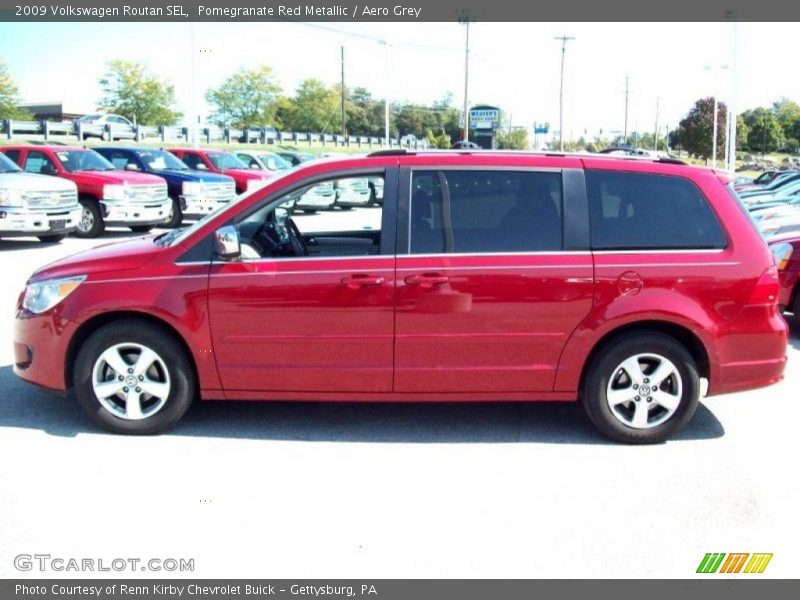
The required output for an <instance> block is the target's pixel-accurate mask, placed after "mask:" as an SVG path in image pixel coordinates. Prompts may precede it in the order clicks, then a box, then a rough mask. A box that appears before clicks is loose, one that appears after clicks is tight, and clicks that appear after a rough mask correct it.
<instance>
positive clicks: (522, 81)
mask: <svg viewBox="0 0 800 600" xmlns="http://www.w3.org/2000/svg"><path fill="white" fill-rule="evenodd" d="M192 27H193V26H192V25H190V24H188V23H155V24H146V23H13V24H12V23H7V22H6V23H0V57H2V58H3V59H5V60H6V62H7V63H8V66H9V69H10V72H11V75H12V76H13V77H14V79H15V81H16V82H17V85H18V87H19V89H20V95H21V96H22V99H23V101H26V102H38V101H63V102H64V103H65V108H66V109H67V110H75V111H87V112H88V111H90V110H93V109H94V108H95V106H96V102H97V99H98V98H99V97H100V87H99V84H98V79H99V78H100V76H101V75H102V73H103V72H104V67H105V64H106V63H107V62H108V61H109V60H112V59H116V58H122V59H125V60H134V61H141V62H144V63H145V64H146V65H147V66H148V67H149V68H150V69H151V70H152V71H153V72H155V73H156V74H158V75H159V76H160V77H162V78H164V79H168V80H170V81H171V82H172V83H173V84H174V85H175V91H176V97H177V108H178V110H180V111H182V112H184V113H185V114H186V115H189V114H191V111H192V108H193V105H194V102H193V94H192V85H191V82H192V78H191V68H190V65H191V31H192ZM738 27H739V35H738V40H739V43H738V54H737V58H738V60H737V109H738V112H742V111H743V110H745V109H747V108H752V107H755V106H767V105H769V104H771V103H772V102H773V101H775V100H777V99H778V98H780V97H784V96H785V97H788V98H791V99H793V100H796V101H800V77H798V76H797V75H796V74H795V71H794V69H793V67H792V66H791V65H792V63H793V62H794V60H795V58H796V56H797V46H796V39H797V25H796V24H793V23H741V24H739V26H738ZM194 28H195V36H196V37H195V39H196V47H197V49H198V50H202V51H203V52H198V80H197V89H198V90H199V94H198V96H199V97H200V98H199V100H198V108H199V110H200V112H201V114H202V115H204V116H205V115H207V114H208V112H209V109H208V106H207V105H206V103H205V101H204V99H203V98H202V96H203V94H204V91H205V90H206V89H208V88H209V87H214V86H217V85H219V84H220V83H221V82H222V81H223V80H224V79H225V77H226V76H227V75H229V74H230V73H232V72H233V71H235V70H236V69H238V68H240V67H246V68H251V67H255V66H257V65H260V64H267V65H269V66H270V67H272V69H273V71H274V73H275V76H276V78H277V80H278V81H279V83H280V84H281V85H282V87H283V88H284V90H285V91H286V92H287V93H289V94H291V93H292V92H293V90H294V89H295V88H296V86H297V84H298V83H299V82H300V81H301V80H303V79H306V78H309V77H315V78H318V79H321V80H323V81H325V82H327V83H331V84H333V83H337V82H338V81H339V77H340V69H341V66H340V47H341V46H344V48H345V79H346V85H347V86H348V87H349V86H363V87H366V88H368V89H370V90H371V91H372V92H373V94H374V95H375V96H377V97H383V96H384V95H386V94H388V96H389V98H390V100H391V101H402V100H407V101H413V102H425V103H430V102H433V101H435V100H438V99H440V98H442V97H443V96H444V95H445V94H447V93H451V94H452V95H453V98H454V101H455V103H456V104H457V105H459V106H461V105H462V104H463V98H464V42H465V27H464V26H463V25H460V24H458V23H413V24H409V23H325V24H323V23H305V24H303V23H290V22H283V23H197V24H194ZM732 30H733V26H732V25H731V24H730V23H473V24H471V26H470V68H469V98H468V99H469V103H470V104H471V105H473V104H492V105H497V106H500V107H501V108H502V109H503V110H504V111H505V114H506V116H507V117H509V118H510V120H511V122H512V124H514V125H524V126H527V127H531V126H532V125H533V123H534V122H539V123H543V122H546V123H550V127H551V129H557V127H558V117H559V75H560V66H561V62H560V61H561V43H560V42H559V41H557V40H555V39H554V37H556V36H561V35H569V36H572V37H574V38H575V39H574V40H572V41H570V42H569V43H568V45H567V51H566V61H565V79H564V137H565V139H577V138H578V137H580V136H581V135H586V136H589V137H592V136H594V135H597V133H598V132H599V130H600V129H602V130H603V131H604V133H605V134H608V133H610V132H613V131H620V130H622V128H623V125H624V116H625V92H624V90H625V78H626V77H628V78H629V90H630V93H629V107H628V115H629V116H628V129H629V131H632V130H639V131H642V132H646V131H649V132H652V131H653V130H654V128H655V124H656V105H657V104H658V113H659V114H658V120H659V123H660V126H661V127H662V128H663V127H664V126H665V125H669V126H671V127H674V126H675V125H676V124H677V122H678V121H679V120H680V119H681V118H682V117H683V116H684V115H685V114H686V112H687V111H688V110H689V109H690V108H691V106H692V104H693V102H694V101H695V100H696V99H697V98H700V97H703V96H711V95H714V94H717V95H718V96H719V97H720V98H721V99H722V100H725V98H726V97H727V96H728V95H729V94H730V89H731V84H730V73H731V70H730V69H727V70H723V69H721V68H720V67H721V65H730V64H731V48H732V44H731V33H732ZM383 40H386V41H387V42H388V49H387V46H386V45H384V44H381V43H380V42H381V41H383ZM787 60H789V63H787V62H786V61H787ZM705 67H709V68H705Z"/></svg>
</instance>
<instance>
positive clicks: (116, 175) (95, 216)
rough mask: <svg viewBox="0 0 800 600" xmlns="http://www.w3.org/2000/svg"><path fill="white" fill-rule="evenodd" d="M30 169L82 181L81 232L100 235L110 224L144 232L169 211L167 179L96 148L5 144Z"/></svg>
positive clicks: (77, 228) (5, 150)
mask: <svg viewBox="0 0 800 600" xmlns="http://www.w3.org/2000/svg"><path fill="white" fill-rule="evenodd" d="M0 152H3V153H5V154H6V156H10V157H11V158H12V159H13V160H14V161H15V162H16V163H17V164H18V165H19V166H20V167H22V168H23V170H24V171H25V172H27V173H36V174H39V175H54V176H57V177H61V178H63V179H66V180H68V181H72V182H73V183H75V184H76V185H77V186H78V202H79V203H80V205H81V209H82V210H81V218H80V220H79V221H78V223H77V224H76V226H75V235H77V236H78V237H97V236H99V235H100V234H101V233H103V231H104V230H105V228H106V227H107V226H123V227H129V228H130V229H131V231H135V232H138V233H145V232H147V231H150V230H151V229H152V228H153V226H154V225H158V224H159V223H163V222H164V220H165V219H166V218H167V216H168V214H169V207H170V201H169V198H168V197H167V184H166V183H165V182H164V180H163V179H162V178H161V177H155V176H153V175H148V174H146V173H132V172H129V171H117V170H115V169H114V165H112V164H111V163H110V162H108V161H107V160H106V159H105V158H103V157H102V156H101V155H100V154H98V153H97V152H95V151H94V150H88V149H86V148H77V147H73V146H4V147H2V148H0Z"/></svg>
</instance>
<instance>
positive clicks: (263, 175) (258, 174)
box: [222, 169, 272, 181]
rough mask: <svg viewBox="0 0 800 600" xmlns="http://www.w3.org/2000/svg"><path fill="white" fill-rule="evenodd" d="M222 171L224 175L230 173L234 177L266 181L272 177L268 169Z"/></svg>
mask: <svg viewBox="0 0 800 600" xmlns="http://www.w3.org/2000/svg"><path fill="white" fill-rule="evenodd" d="M222 172H223V173H224V174H225V175H230V176H231V177H233V178H234V179H248V180H255V181H266V180H268V179H270V178H272V173H271V172H270V171H261V170H254V169H225V170H224V171H222Z"/></svg>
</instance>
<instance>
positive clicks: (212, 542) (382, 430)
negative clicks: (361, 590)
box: [0, 217, 800, 578]
mask: <svg viewBox="0 0 800 600" xmlns="http://www.w3.org/2000/svg"><path fill="white" fill-rule="evenodd" d="M300 218H303V217H300ZM301 228H302V225H301ZM131 235H132V234H130V233H125V232H123V231H122V230H118V231H111V232H109V233H107V234H106V236H105V237H104V238H102V239H100V240H78V239H67V240H66V241H65V242H63V243H62V244H60V245H56V246H45V245H42V244H39V243H38V242H35V241H32V240H31V241H27V240H19V241H7V240H3V241H0V260H2V272H3V275H4V278H3V279H4V281H3V285H2V289H0V315H3V318H2V319H0V340H1V341H2V343H0V457H2V458H1V459H0V540H2V543H1V544H0V577H18V576H34V577H40V576H42V575H44V576H49V577H55V576H75V577H80V576H81V575H83V574H81V573H54V572H50V573H46V574H42V573H38V572H36V571H33V572H29V573H20V572H18V571H17V570H15V568H14V564H13V559H14V557H15V556H16V555H18V554H21V553H28V554H33V553H48V554H50V555H52V556H53V557H56V556H59V557H64V558H70V557H79V558H83V557H88V558H95V559H103V560H105V561H107V562H110V561H111V560H112V559H114V558H119V557H121V558H129V557H137V558H143V559H148V558H162V559H163V558H193V559H195V571H194V572H193V573H185V574H184V575H185V576H192V577H204V578H206V577H265V578H269V577H286V578H300V577H303V578H306V577H308V578H310V577H362V578H377V577H523V578H527V577H690V576H692V575H693V574H694V572H695V569H696V568H697V565H698V564H699V562H700V560H701V558H702V557H703V555H704V553H706V552H728V553H730V552H773V553H774V558H773V559H772V562H771V563H770V565H769V568H768V569H767V571H766V573H765V574H764V575H762V576H761V577H795V576H797V574H798V568H797V565H798V564H800V544H798V542H797V532H798V531H800V517H799V516H798V515H800V511H798V510H797V504H798V501H799V500H800V485H799V484H800V475H798V472H799V471H798V469H797V468H796V465H795V464H794V462H793V459H792V457H793V456H794V453H795V452H796V451H797V423H799V422H800V408H798V398H800V393H798V392H800V370H799V369H798V365H799V364H800V327H798V326H797V325H796V324H793V337H792V341H791V347H790V350H789V354H790V356H789V368H788V371H787V375H786V379H785V380H784V381H783V382H782V383H781V384H779V385H775V386H773V387H770V388H767V389H764V390H758V391H754V392H748V393H742V394H735V395H729V396H721V397H715V398H710V399H707V400H704V401H703V403H702V404H701V406H700V409H699V410H698V412H697V414H696V416H695V418H694V420H693V421H692V423H691V424H690V426H689V427H688V429H687V430H686V431H684V432H683V433H682V434H681V435H680V436H679V437H678V439H675V440H673V441H670V442H668V443H666V444H663V445H660V446H654V447H626V446H619V445H615V444H611V443H608V442H606V441H605V440H604V439H603V438H601V437H599V436H598V434H596V433H595V432H594V430H593V428H592V427H591V426H590V424H589V423H588V422H587V420H586V419H585V418H584V416H583V413H582V411H581V410H580V408H579V407H578V406H577V405H572V404H570V405H558V404H528V405H513V404H478V405H403V406H394V405H389V406H376V405H350V404H343V405H333V404H302V403H301V404H291V403H265V404H256V403H244V402H241V403H240V402H229V403H220V402H217V403H203V404H198V405H195V406H194V407H193V408H192V410H191V411H190V412H189V414H188V415H187V416H186V418H185V419H184V421H183V422H182V423H181V424H179V426H178V427H177V428H176V429H175V430H174V431H172V432H171V433H169V434H165V435H161V436H157V437H149V438H133V437H123V436H115V435H109V434H105V433H102V432H100V431H99V430H97V429H96V428H95V427H94V426H93V425H91V424H90V422H89V421H88V420H87V419H85V418H84V417H83V415H82V413H81V412H80V410H79V408H78V407H77V406H76V405H75V403H74V400H72V399H70V398H61V397H58V396H54V395H51V394H49V393H47V392H44V391H42V390H39V389H37V388H34V387H32V386H29V385H27V384H25V383H23V382H21V381H19V380H18V379H17V378H16V377H15V376H14V375H13V373H12V371H11V364H12V349H11V328H12V319H13V308H14V303H15V301H16V298H17V295H18V293H19V291H20V290H21V289H22V286H23V284H24V282H25V280H26V278H27V277H28V275H29V274H30V272H31V271H33V269H34V268H36V267H38V266H40V265H42V264H44V263H46V262H48V261H50V260H52V259H55V258H58V257H60V256H64V255H67V254H70V253H73V252H76V251H78V250H81V249H84V248H88V247H91V246H94V245H97V244H100V243H106V242H108V241H113V240H119V239H124V238H126V237H129V236H131ZM86 575H88V576H95V575H93V574H92V573H88V574H86ZM99 575H103V574H99ZM109 575H111V576H114V575H118V574H114V573H110V574H109ZM146 575H147V576H160V575H161V574H160V573H147V574H146ZM170 575H173V576H179V575H180V574H178V573H174V574H170ZM706 577H708V576H706Z"/></svg>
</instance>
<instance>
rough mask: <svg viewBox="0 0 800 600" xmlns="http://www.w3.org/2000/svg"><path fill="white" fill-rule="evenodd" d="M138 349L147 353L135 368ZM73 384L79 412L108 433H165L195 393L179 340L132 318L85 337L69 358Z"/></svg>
mask: <svg viewBox="0 0 800 600" xmlns="http://www.w3.org/2000/svg"><path fill="white" fill-rule="evenodd" d="M144 350H149V351H150V352H152V353H153V354H149V353H147V354H146V356H147V357H148V358H147V359H146V361H145V363H143V364H142V365H141V366H140V365H139V364H138V363H137V361H138V360H139V359H140V358H141V357H142V355H143V354H145V353H144ZM112 365H113V366H112ZM115 367H116V368H115ZM142 368H143V369H144V370H143V371H142V372H141V373H139V372H138V371H139V369H142ZM119 372H122V375H119V374H118V373H119ZM120 377H123V378H124V379H123V380H122V381H120V380H119V378H120ZM73 382H74V384H75V394H76V397H77V400H78V404H80V406H81V408H83V410H84V411H86V413H87V414H88V415H89V417H90V418H91V419H92V420H93V421H94V422H95V423H96V424H97V425H99V426H100V427H102V428H104V429H107V430H108V431H112V432H114V433H125V434H137V435H150V434H154V433H160V432H162V431H165V430H167V429H169V428H170V427H172V426H173V425H174V424H175V423H177V422H178V421H179V420H180V418H181V417H182V416H183V415H184V414H185V413H186V411H187V410H188V409H189V406H191V404H192V401H193V400H194V398H195V396H196V395H197V382H196V378H195V374H194V368H193V366H192V363H191V361H190V359H189V357H188V356H187V353H186V351H185V350H184V349H183V346H182V345H181V344H180V342H179V341H178V340H177V339H176V338H175V336H174V335H173V334H172V333H171V332H166V331H164V329H162V328H160V327H157V326H155V325H152V324H150V323H147V322H145V321H141V320H138V319H122V320H120V321H115V322H112V323H110V324H109V325H105V326H104V327H102V328H100V329H98V330H97V331H95V332H94V333H93V334H92V335H90V336H89V338H88V339H87V340H86V341H85V342H84V343H83V345H82V346H81V348H80V350H79V351H78V355H77V357H76V359H75V368H74V371H73ZM126 384H127V385H126ZM100 386H104V387H100ZM134 386H136V387H134ZM137 390H138V391H137ZM148 390H150V391H148ZM151 392H152V393H151ZM106 394H108V395H106ZM135 399H138V400H137V401H136V402H133V400H135Z"/></svg>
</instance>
